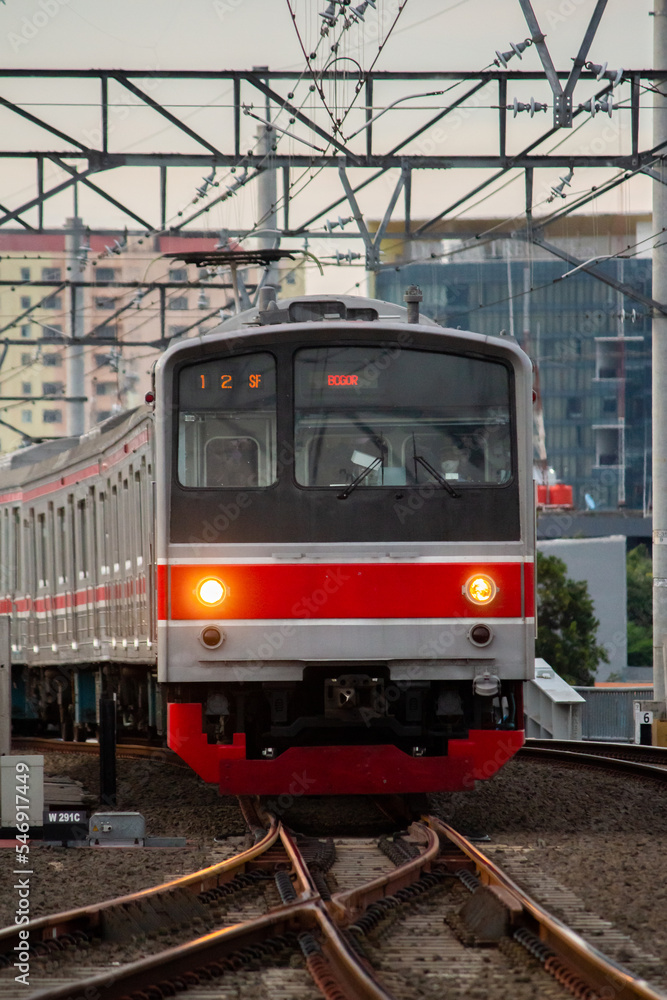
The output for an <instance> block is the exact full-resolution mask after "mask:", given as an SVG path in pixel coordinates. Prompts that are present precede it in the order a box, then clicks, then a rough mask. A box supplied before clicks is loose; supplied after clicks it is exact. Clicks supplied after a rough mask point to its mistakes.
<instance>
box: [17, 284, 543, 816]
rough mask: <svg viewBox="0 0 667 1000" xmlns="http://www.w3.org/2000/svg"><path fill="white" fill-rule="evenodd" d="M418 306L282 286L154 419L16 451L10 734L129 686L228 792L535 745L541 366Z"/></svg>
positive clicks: (395, 785) (320, 783) (448, 775)
mask: <svg viewBox="0 0 667 1000" xmlns="http://www.w3.org/2000/svg"><path fill="white" fill-rule="evenodd" d="M418 300H419V295H418V293H415V290H414V289H413V290H412V295H411V297H410V296H408V297H407V300H406V301H407V306H406V307H404V306H399V305H395V304H393V303H387V302H382V301H379V300H375V299H372V298H365V297H361V296H347V295H341V296H332V295H328V296H300V297H296V298H292V299H284V300H278V299H277V298H276V295H275V290H274V289H272V288H271V287H266V288H264V289H263V290H262V293H261V295H260V300H259V303H258V305H257V306H255V307H253V308H251V309H247V310H245V311H243V312H240V313H238V314H237V315H235V316H234V317H232V318H231V319H228V320H226V321H225V322H223V323H221V324H220V325H219V326H217V327H216V328H215V329H214V330H213V331H212V332H210V333H207V334H204V335H199V336H191V337H181V338H179V340H178V341H177V342H174V343H173V344H171V345H170V346H169V347H168V348H167V350H166V351H165V352H164V353H163V354H162V355H161V356H160V357H159V359H158V361H157V363H156V365H155V366H154V371H153V384H152V389H151V392H149V393H148V394H147V397H146V400H147V401H146V403H145V404H144V405H142V406H141V407H139V408H138V409H136V410H134V411H132V412H127V413H121V414H117V415H115V416H112V417H110V418H109V419H107V420H106V421H104V422H103V423H101V424H99V425H97V426H96V427H94V428H93V429H92V430H91V431H89V432H88V433H86V434H84V435H83V436H82V437H80V438H69V439H57V440H52V441H45V442H43V443H41V444H34V445H31V446H29V447H24V448H21V449H19V450H18V451H16V452H14V453H12V454H10V455H6V456H3V457H2V459H0V565H1V566H2V573H3V579H2V587H1V591H0V614H4V615H9V616H11V644H12V663H13V667H12V674H13V701H14V716H15V727H16V731H17V732H24V731H33V730H34V729H35V728H40V727H41V728H42V729H46V730H49V731H50V732H52V733H53V734H55V735H60V736H61V737H63V738H75V739H80V740H83V739H94V738H95V737H96V735H97V732H98V728H97V727H98V722H99V711H98V703H99V699H100V697H102V696H105V697H114V698H115V699H116V702H117V706H118V719H119V723H118V724H119V727H120V728H121V729H123V730H124V731H126V732H127V733H134V734H139V733H144V734H149V735H153V736H157V737H158V738H160V737H161V738H163V739H164V740H165V741H166V743H167V744H168V746H169V747H171V748H172V749H173V750H174V751H175V752H176V753H177V754H179V755H180V756H181V757H182V758H183V759H184V760H185V761H186V762H187V763H188V764H189V765H190V766H191V767H192V768H193V769H194V770H195V771H196V772H197V774H198V775H199V776H200V777H201V778H203V780H204V781H206V782H210V783H215V784H217V785H218V786H219V789H220V792H221V793H223V794H260V795H278V796H280V795H287V796H300V795H333V794H404V793H412V792H432V791H457V790H464V789H471V788H473V787H474V785H475V782H476V781H478V780H484V779H487V778H489V777H491V776H492V775H493V774H495V773H496V772H497V771H498V769H499V768H500V767H501V766H502V765H503V764H504V763H505V762H506V761H508V760H509V759H510V758H511V757H512V755H513V754H514V753H516V751H517V750H518V749H519V748H520V746H521V745H522V743H523V740H524V731H523V705H522V686H523V683H524V682H525V681H526V680H528V679H529V678H530V677H532V676H533V673H534V640H535V576H534V564H535V500H534V484H533V480H532V403H533V396H532V391H533V376H532V367H531V363H530V360H529V359H528V357H527V356H526V355H525V353H524V352H523V351H522V350H521V348H520V347H519V346H518V344H517V343H516V342H515V341H514V340H513V339H512V338H510V337H506V336H497V337H496V336H486V335H481V334H477V333H474V332H468V331H463V330H459V329H456V330H455V329H449V328H445V327H442V326H439V325H438V324H437V323H435V322H434V321H432V320H430V319H428V318H426V317H425V316H423V315H421V316H420V315H419V312H418V310H419V306H418V304H417V303H418Z"/></svg>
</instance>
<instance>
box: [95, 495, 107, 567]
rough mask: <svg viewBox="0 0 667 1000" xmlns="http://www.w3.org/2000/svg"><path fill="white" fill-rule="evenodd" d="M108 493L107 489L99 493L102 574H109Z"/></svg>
mask: <svg viewBox="0 0 667 1000" xmlns="http://www.w3.org/2000/svg"><path fill="white" fill-rule="evenodd" d="M107 497H108V493H107V492H106V490H105V491H103V492H101V493H98V494H97V499H98V501H99V505H100V509H99V515H98V523H99V526H100V576H101V577H102V576H108V575H109V510H108V501H107Z"/></svg>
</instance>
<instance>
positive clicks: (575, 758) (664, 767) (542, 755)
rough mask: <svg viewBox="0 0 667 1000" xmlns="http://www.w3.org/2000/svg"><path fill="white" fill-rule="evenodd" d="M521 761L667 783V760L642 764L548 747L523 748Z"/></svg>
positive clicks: (520, 754)
mask: <svg viewBox="0 0 667 1000" xmlns="http://www.w3.org/2000/svg"><path fill="white" fill-rule="evenodd" d="M519 756H520V758H521V759H522V760H541V761H547V762H551V763H559V764H571V765H572V766H575V767H591V768H597V769H599V770H601V771H612V772H613V771H616V772H622V773H625V774H632V775H635V776H636V777H641V778H653V779H656V780H657V781H667V760H665V762H664V764H649V763H642V762H641V761H638V760H625V759H623V758H622V757H609V756H603V755H600V754H594V753H585V752H582V751H580V750H561V749H559V748H554V749H553V750H552V749H551V748H550V747H549V748H547V747H532V746H525V747H522V748H521V750H520V751H519Z"/></svg>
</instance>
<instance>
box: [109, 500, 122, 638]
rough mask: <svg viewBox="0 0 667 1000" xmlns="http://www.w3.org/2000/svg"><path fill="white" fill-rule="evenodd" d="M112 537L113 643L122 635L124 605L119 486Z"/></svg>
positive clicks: (112, 514) (111, 518) (111, 521)
mask: <svg viewBox="0 0 667 1000" xmlns="http://www.w3.org/2000/svg"><path fill="white" fill-rule="evenodd" d="M109 524H110V528H111V531H110V535H111V554H110V564H109V569H110V571H111V581H110V582H111V629H110V631H111V635H112V639H113V641H115V640H117V639H118V637H119V636H120V635H121V634H122V622H121V617H122V604H121V586H122V584H121V571H120V559H121V557H120V552H119V549H118V537H119V531H118V486H117V485H116V483H114V485H113V486H112V487H111V509H110V511H109Z"/></svg>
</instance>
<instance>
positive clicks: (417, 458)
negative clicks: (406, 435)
mask: <svg viewBox="0 0 667 1000" xmlns="http://www.w3.org/2000/svg"><path fill="white" fill-rule="evenodd" d="M412 460H413V462H414V463H415V481H416V480H417V468H416V467H417V465H421V466H422V468H424V469H426V471H427V472H430V473H431V475H432V476H433V478H434V479H435V481H436V483H440V485H441V486H442V487H444V489H446V490H447V492H448V493H449V495H450V496H452V497H460V496H461V494H460V493H458V492H457V490H455V489H454V487H453V486H452V485H451V483H448V482H447V480H446V479H445V477H444V476H441V475H440V473H439V472H438V470H437V469H434V468H433V466H432V465H431V463H430V462H427V461H426V459H425V458H424V457H423V455H418V454H417V445H416V443H415V436H414V434H413V435H412Z"/></svg>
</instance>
